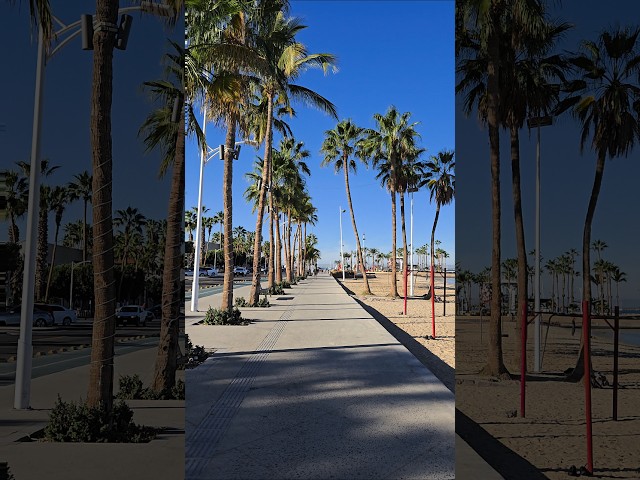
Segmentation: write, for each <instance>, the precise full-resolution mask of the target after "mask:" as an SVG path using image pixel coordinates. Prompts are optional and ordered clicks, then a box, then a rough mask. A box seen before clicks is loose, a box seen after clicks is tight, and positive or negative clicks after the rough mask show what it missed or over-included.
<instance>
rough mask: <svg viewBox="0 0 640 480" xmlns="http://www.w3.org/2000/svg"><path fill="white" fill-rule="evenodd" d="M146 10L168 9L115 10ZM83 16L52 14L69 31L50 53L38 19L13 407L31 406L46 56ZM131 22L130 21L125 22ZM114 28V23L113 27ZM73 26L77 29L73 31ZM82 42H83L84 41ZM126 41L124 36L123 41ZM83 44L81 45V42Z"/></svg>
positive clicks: (150, 5) (160, 11)
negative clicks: (67, 17) (64, 17)
mask: <svg viewBox="0 0 640 480" xmlns="http://www.w3.org/2000/svg"><path fill="white" fill-rule="evenodd" d="M136 10H138V11H145V12H149V13H154V14H157V15H163V16H170V15H172V12H171V9H170V7H169V6H167V5H161V4H154V2H149V1H143V2H141V4H140V5H137V6H133V7H125V8H121V9H119V10H118V14H119V15H120V14H123V13H127V12H131V11H136ZM83 18H86V16H83V17H81V19H80V20H78V21H76V22H73V23H71V24H69V25H65V24H64V23H63V22H62V21H60V20H59V19H58V18H56V17H55V16H52V19H53V21H55V22H56V23H57V24H58V25H59V26H60V27H61V28H60V29H59V30H58V31H56V32H54V34H53V36H52V38H60V37H61V36H62V35H64V34H68V37H66V38H65V39H64V40H61V41H60V43H58V45H56V47H55V48H54V49H52V50H51V52H50V53H48V54H47V52H46V51H45V44H44V43H45V42H44V32H43V29H42V22H41V21H40V20H38V53H37V61H36V82H35V94H34V105H33V127H32V135H31V157H30V170H29V199H28V203H27V231H26V242H25V246H24V274H23V280H22V308H21V313H20V337H19V338H18V351H17V359H16V379H15V394H14V408H15V409H18V410H25V409H28V408H30V406H29V403H30V397H31V356H32V354H33V346H32V338H33V336H32V333H33V332H32V327H33V325H32V318H31V317H32V316H33V303H34V298H33V297H34V293H35V285H34V284H35V270H36V265H35V264H36V236H37V235H36V233H37V231H38V230H37V228H38V216H39V203H40V162H39V159H40V130H41V126H42V104H43V92H44V73H45V64H46V61H47V59H50V58H51V57H53V55H55V54H56V53H57V52H58V51H60V49H62V48H63V47H64V46H65V45H67V44H68V43H69V42H70V41H71V40H72V39H73V38H75V37H77V36H78V35H80V34H81V33H82V32H83V28H82V26H83ZM128 25H130V23H129V24H128ZM97 28H108V26H104V25H103V26H98V27H97ZM116 28H117V27H116ZM73 29H76V31H72V30H73ZM83 43H84V42H83ZM124 44H126V39H124V43H123V45H124ZM83 47H84V45H83Z"/></svg>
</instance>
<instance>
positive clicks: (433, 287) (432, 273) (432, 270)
mask: <svg viewBox="0 0 640 480" xmlns="http://www.w3.org/2000/svg"><path fill="white" fill-rule="evenodd" d="M438 217H440V203H439V202H437V203H436V216H435V218H434V219H433V227H431V263H430V268H429V272H430V274H429V276H430V278H429V285H430V287H431V320H432V322H433V324H434V325H435V296H436V285H435V283H436V281H435V256H436V253H435V243H436V242H435V237H436V226H437V225H438ZM434 330H435V327H434ZM432 334H433V335H434V336H435V332H432Z"/></svg>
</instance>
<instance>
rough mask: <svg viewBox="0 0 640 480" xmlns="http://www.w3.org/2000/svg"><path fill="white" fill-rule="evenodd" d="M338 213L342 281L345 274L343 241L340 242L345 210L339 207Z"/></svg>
mask: <svg viewBox="0 0 640 480" xmlns="http://www.w3.org/2000/svg"><path fill="white" fill-rule="evenodd" d="M339 212H340V213H339V215H340V259H341V261H342V281H343V282H344V280H345V276H344V250H343V247H344V245H343V243H342V214H343V213H344V212H346V210H343V209H342V207H340V210H339Z"/></svg>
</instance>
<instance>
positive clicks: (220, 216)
mask: <svg viewBox="0 0 640 480" xmlns="http://www.w3.org/2000/svg"><path fill="white" fill-rule="evenodd" d="M213 224H214V225H215V224H219V225H220V236H219V242H218V245H219V246H220V245H222V226H223V225H224V212H223V211H222V210H221V211H219V212H217V213H216V214H215V215H214V216H213ZM217 264H218V249H217V248H216V249H215V251H214V254H213V266H214V267H216V265H217Z"/></svg>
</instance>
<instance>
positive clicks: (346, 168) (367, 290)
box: [342, 158, 395, 295]
mask: <svg viewBox="0 0 640 480" xmlns="http://www.w3.org/2000/svg"><path fill="white" fill-rule="evenodd" d="M342 165H343V169H344V186H345V189H346V191H347V201H348V202H349V212H350V213H351V225H353V234H354V235H355V236H356V246H357V249H358V263H360V272H361V273H362V279H363V280H364V291H363V293H364V294H365V295H371V288H370V287H369V279H368V278H367V272H366V271H365V269H364V262H363V261H362V248H361V247H360V235H359V234H358V227H357V226H356V216H355V214H354V213H353V204H352V203H351V189H350V187H349V162H348V159H347V158H344V159H343V162H342ZM394 231H395V230H394ZM394 237H395V235H394ZM394 249H395V244H394ZM353 276H354V277H355V271H354V273H353ZM394 278H395V276H394Z"/></svg>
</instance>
